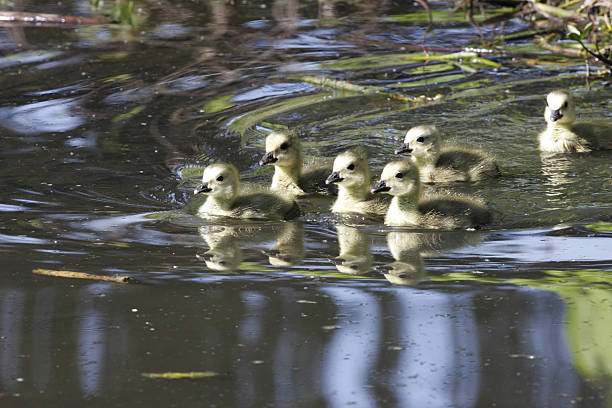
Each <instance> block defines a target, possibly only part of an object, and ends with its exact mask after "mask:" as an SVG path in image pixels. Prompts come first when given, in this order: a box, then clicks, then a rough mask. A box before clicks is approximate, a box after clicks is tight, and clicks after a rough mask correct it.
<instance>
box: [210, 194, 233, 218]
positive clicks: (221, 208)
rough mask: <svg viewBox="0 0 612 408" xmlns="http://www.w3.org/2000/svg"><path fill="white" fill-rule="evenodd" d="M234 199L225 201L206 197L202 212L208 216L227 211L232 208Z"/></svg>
mask: <svg viewBox="0 0 612 408" xmlns="http://www.w3.org/2000/svg"><path fill="white" fill-rule="evenodd" d="M233 203H234V199H229V200H228V199H225V198H219V197H213V196H208V198H207V199H206V202H205V203H204V206H203V210H204V212H206V213H209V214H215V213H220V212H226V211H229V210H230V209H231V208H232V204H233Z"/></svg>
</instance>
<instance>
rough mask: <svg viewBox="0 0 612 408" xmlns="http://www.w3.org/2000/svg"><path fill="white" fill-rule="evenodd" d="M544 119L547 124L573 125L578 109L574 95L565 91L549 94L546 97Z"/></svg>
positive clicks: (558, 90) (560, 90)
mask: <svg viewBox="0 0 612 408" xmlns="http://www.w3.org/2000/svg"><path fill="white" fill-rule="evenodd" d="M544 119H546V122H547V123H558V124H570V123H573V122H574V121H575V120H576V107H575V105H574V97H573V96H572V94H571V93H569V92H568V91H566V90H563V89H557V90H555V91H552V92H551V93H549V94H548V95H547V96H546V109H545V110H544Z"/></svg>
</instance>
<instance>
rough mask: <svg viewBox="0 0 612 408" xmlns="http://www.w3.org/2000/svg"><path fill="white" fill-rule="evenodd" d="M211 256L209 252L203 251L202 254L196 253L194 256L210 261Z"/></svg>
mask: <svg viewBox="0 0 612 408" xmlns="http://www.w3.org/2000/svg"><path fill="white" fill-rule="evenodd" d="M213 256H214V255H213V254H211V253H209V252H204V253H203V254H196V258H198V259H199V260H201V261H212V259H213Z"/></svg>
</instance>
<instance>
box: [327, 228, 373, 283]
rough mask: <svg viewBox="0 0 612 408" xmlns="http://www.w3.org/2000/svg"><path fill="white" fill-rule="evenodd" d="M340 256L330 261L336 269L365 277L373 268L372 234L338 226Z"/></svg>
mask: <svg viewBox="0 0 612 408" xmlns="http://www.w3.org/2000/svg"><path fill="white" fill-rule="evenodd" d="M336 231H337V232H338V246H339V247H340V254H339V255H338V256H337V257H336V258H333V259H330V261H331V262H332V263H333V264H334V265H336V269H338V271H340V272H342V273H346V274H348V275H363V274H366V273H367V272H369V271H370V269H371V268H372V260H373V256H372V250H371V249H370V241H371V239H370V234H369V233H368V232H367V231H364V230H361V229H359V228H356V227H351V226H348V225H337V226H336Z"/></svg>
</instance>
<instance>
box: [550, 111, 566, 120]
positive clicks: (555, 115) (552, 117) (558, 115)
mask: <svg viewBox="0 0 612 408" xmlns="http://www.w3.org/2000/svg"><path fill="white" fill-rule="evenodd" d="M562 117H563V113H562V112H561V109H557V110H551V111H550V120H552V121H553V122H556V121H558V120H559V119H561V118H562Z"/></svg>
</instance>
